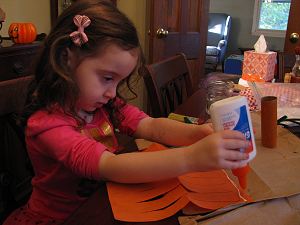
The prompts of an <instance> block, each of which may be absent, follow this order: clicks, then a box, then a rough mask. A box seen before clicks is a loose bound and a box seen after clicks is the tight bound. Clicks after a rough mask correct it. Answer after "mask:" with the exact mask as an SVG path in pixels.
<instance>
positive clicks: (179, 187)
mask: <svg viewBox="0 0 300 225" xmlns="http://www.w3.org/2000/svg"><path fill="white" fill-rule="evenodd" d="M164 149H166V147H165V146H163V145H160V144H157V143H154V144H152V145H150V146H149V147H148V148H147V149H145V151H161V150H164ZM140 154H143V153H142V152H141V153H140ZM107 190H108V196H109V200H110V203H111V207H112V211H113V214H114V217H115V219H117V220H121V221H129V222H147V221H157V220H161V219H164V218H167V217H170V216H172V215H174V214H176V213H177V212H178V211H179V210H181V209H183V208H184V207H186V206H187V205H189V204H191V203H193V204H194V205H196V206H197V207H199V208H201V209H202V210H203V211H211V210H216V209H219V208H222V207H225V206H228V205H232V204H238V203H245V202H249V201H251V199H250V197H249V196H248V195H247V194H245V193H244V192H243V190H240V189H239V188H238V187H237V186H236V185H235V184H234V182H233V181H231V180H230V179H229V177H228V176H227V174H226V173H225V171H223V170H216V171H210V172H197V173H189V174H185V175H182V176H179V177H178V178H173V179H169V180H164V181H159V182H152V183H143V184H119V183H113V182H108V183H107Z"/></svg>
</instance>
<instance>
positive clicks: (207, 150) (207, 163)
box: [188, 130, 249, 171]
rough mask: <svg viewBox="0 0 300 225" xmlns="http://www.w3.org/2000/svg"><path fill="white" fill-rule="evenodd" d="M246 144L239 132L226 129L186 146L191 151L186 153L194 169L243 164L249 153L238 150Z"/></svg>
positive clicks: (229, 166)
mask: <svg viewBox="0 0 300 225" xmlns="http://www.w3.org/2000/svg"><path fill="white" fill-rule="evenodd" d="M248 145H249V142H248V141H246V139H245V137H244V135H243V134H242V133H241V132H238V131H233V130H226V131H220V132H216V133H213V134H211V135H208V136H207V137H205V138H203V139H202V140H200V141H198V142H196V143H194V144H192V145H191V146H189V147H188V148H191V151H188V152H189V153H191V154H189V155H188V160H189V163H191V164H189V165H190V166H192V168H191V170H195V171H208V170H214V169H235V168H238V167H242V166H245V160H247V159H248V158H249V155H248V154H247V153H242V152H240V151H239V150H240V149H246V148H247V147H248Z"/></svg>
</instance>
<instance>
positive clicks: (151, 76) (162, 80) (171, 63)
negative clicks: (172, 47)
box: [140, 53, 193, 117]
mask: <svg viewBox="0 0 300 225" xmlns="http://www.w3.org/2000/svg"><path fill="white" fill-rule="evenodd" d="M140 72H141V73H142V75H143V78H144V82H145V85H146V89H147V92H148V99H149V102H150V105H149V108H150V110H148V113H149V114H150V115H151V116H153V117H167V116H168V114H169V113H171V112H174V110H175V109H176V107H177V106H178V105H180V104H181V103H182V102H183V101H184V100H185V99H186V98H187V97H188V96H190V95H192V93H193V90H192V80H191V75H190V71H189V67H188V64H187V60H186V57H185V55H184V54H183V53H180V54H178V55H175V56H172V57H169V58H167V59H165V60H162V61H160V62H157V63H153V64H150V65H146V66H144V67H142V68H141V70H140Z"/></svg>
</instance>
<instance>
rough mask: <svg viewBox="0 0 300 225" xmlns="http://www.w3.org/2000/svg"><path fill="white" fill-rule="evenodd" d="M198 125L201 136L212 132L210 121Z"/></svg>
mask: <svg viewBox="0 0 300 225" xmlns="http://www.w3.org/2000/svg"><path fill="white" fill-rule="evenodd" d="M198 126H199V127H200V132H199V133H200V134H201V136H202V138H204V137H206V136H208V135H210V134H212V133H213V132H214V129H213V126H212V123H204V124H201V125H198Z"/></svg>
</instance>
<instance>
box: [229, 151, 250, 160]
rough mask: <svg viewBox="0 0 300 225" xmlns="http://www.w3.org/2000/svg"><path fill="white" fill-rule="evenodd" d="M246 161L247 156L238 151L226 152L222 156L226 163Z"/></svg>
mask: <svg viewBox="0 0 300 225" xmlns="http://www.w3.org/2000/svg"><path fill="white" fill-rule="evenodd" d="M247 159H249V154H248V153H243V152H240V151H238V150H227V151H226V152H225V155H224V160H227V161H241V160H247Z"/></svg>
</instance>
